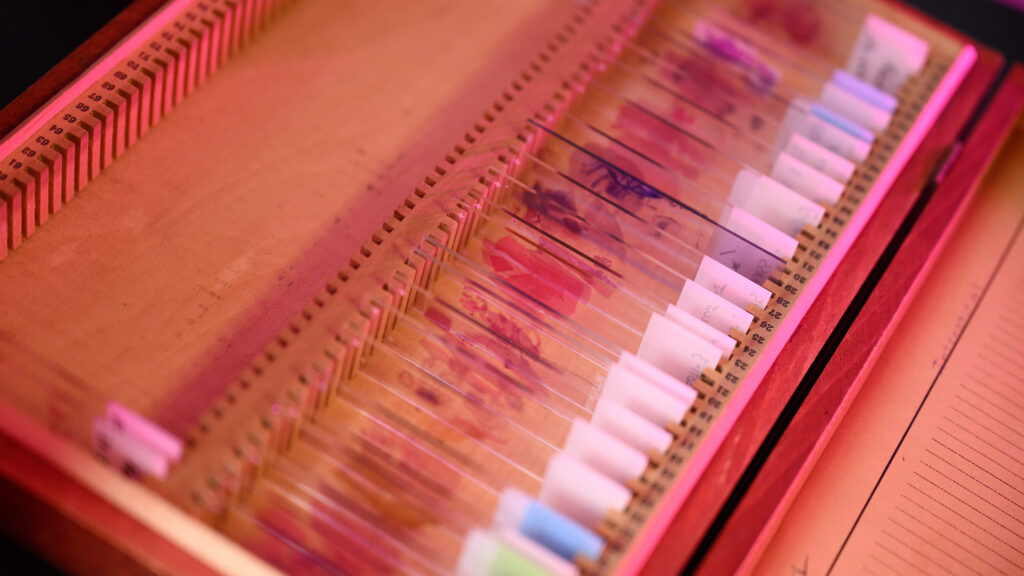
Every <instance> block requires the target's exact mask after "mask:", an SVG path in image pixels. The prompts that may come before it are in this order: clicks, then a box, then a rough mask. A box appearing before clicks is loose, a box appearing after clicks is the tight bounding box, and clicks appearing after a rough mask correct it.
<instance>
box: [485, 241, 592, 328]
mask: <svg viewBox="0 0 1024 576" xmlns="http://www.w3.org/2000/svg"><path fill="white" fill-rule="evenodd" d="M483 252H484V260H485V261H486V262H488V263H489V264H490V265H491V269H493V270H494V273H495V274H497V275H498V276H500V277H501V278H503V279H504V280H506V281H507V282H509V283H510V284H512V285H513V286H515V287H516V288H518V289H519V290H522V291H523V292H525V293H526V294H529V295H530V296H532V297H534V298H536V299H537V300H539V301H541V302H542V303H543V304H544V305H546V306H548V307H549V308H551V309H552V310H554V311H555V312H557V313H559V314H563V315H565V316H569V315H571V314H573V313H574V312H575V311H576V306H577V305H578V304H579V302H580V300H583V301H584V302H585V301H588V300H589V299H590V286H588V285H587V283H586V282H584V281H583V280H580V279H579V278H578V277H577V276H576V275H574V274H573V273H572V272H570V271H568V270H566V268H565V266H564V265H563V264H560V263H559V262H558V261H556V260H554V259H553V258H551V257H550V256H548V255H546V254H544V253H543V252H541V251H540V250H538V249H531V248H528V247H527V246H524V245H523V244H521V243H520V242H518V241H517V240H516V239H515V238H514V237H512V236H505V237H504V238H502V239H500V240H498V241H497V242H491V241H489V240H484V247H483Z"/></svg>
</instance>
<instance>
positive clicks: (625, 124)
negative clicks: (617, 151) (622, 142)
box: [615, 106, 707, 180]
mask: <svg viewBox="0 0 1024 576" xmlns="http://www.w3.org/2000/svg"><path fill="white" fill-rule="evenodd" d="M693 120H694V118H693V116H692V115H690V114H688V113H687V111H686V110H685V109H683V108H680V107H676V108H675V109H674V110H673V111H672V119H671V121H672V122H673V123H674V124H675V125H676V126H679V127H685V126H687V125H688V124H692V123H693ZM615 127H616V128H619V129H621V130H623V131H624V132H626V133H628V134H635V135H636V136H637V137H639V138H641V139H642V142H641V143H640V145H639V146H634V147H635V148H638V149H640V150H647V151H651V150H658V149H661V150H665V151H666V152H668V154H670V155H671V157H672V159H673V160H674V162H673V165H672V168H673V169H674V170H677V171H678V172H679V173H680V174H681V175H682V176H684V177H686V178H689V179H691V180H693V179H695V178H697V177H698V176H699V175H700V168H699V165H700V164H701V163H706V162H707V159H706V158H705V155H704V150H703V149H702V146H701V145H700V144H698V143H697V142H694V141H693V139H691V138H689V137H687V136H686V135H685V134H682V133H680V132H679V130H677V129H676V128H673V127H672V126H671V125H669V124H667V123H666V122H663V121H661V120H660V119H658V118H655V117H654V116H652V115H650V114H648V113H647V112H644V111H643V110H640V109H639V108H637V107H635V106H623V107H622V108H620V109H619V115H618V117H616V119H615Z"/></svg>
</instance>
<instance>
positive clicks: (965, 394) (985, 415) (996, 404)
mask: <svg viewBox="0 0 1024 576" xmlns="http://www.w3.org/2000/svg"><path fill="white" fill-rule="evenodd" d="M1022 158H1024V134H1022V133H1021V131H1020V129H1018V130H1017V131H1016V132H1015V134H1014V135H1013V136H1012V137H1011V140H1010V142H1009V143H1008V145H1007V148H1006V150H1005V151H1004V153H1003V154H1002V156H1001V157H1000V159H999V160H998V161H997V165H996V166H995V167H994V169H993V171H992V173H991V174H990V175H989V177H987V179H986V180H985V182H984V183H983V185H982V188H981V189H980V190H979V192H978V197H977V198H976V199H975V202H974V204H973V205H972V206H971V208H970V209H969V211H968V213H967V215H966V216H965V219H964V221H963V222H962V223H961V225H960V227H959V228H958V230H957V231H956V232H955V234H954V236H953V238H952V239H951V242H950V245H949V246H948V247H947V249H946V250H945V252H944V257H943V259H942V261H940V262H939V263H938V264H937V265H936V268H935V269H934V270H933V271H932V273H931V274H930V276H929V278H928V279H927V283H926V285H925V286H924V287H923V288H922V290H921V292H920V293H919V295H918V298H917V300H916V301H915V302H914V303H913V304H912V305H911V309H910V310H909V311H908V312H907V315H906V317H905V318H904V320H903V322H902V323H901V325H900V326H899V327H898V328H897V332H896V333H895V334H894V336H893V338H892V340H891V341H890V343H889V344H888V347H887V350H886V351H885V353H884V355H883V357H882V358H881V359H880V360H879V362H878V364H877V365H876V366H875V368H874V369H873V370H872V373H871V374H870V376H869V377H868V379H867V381H866V382H865V384H864V388H863V389H862V391H861V393H860V395H859V396H858V398H857V399H856V400H855V402H854V404H853V406H852V407H851V409H850V412H849V413H848V415H847V418H846V419H845V420H844V421H843V423H842V424H841V425H840V427H839V429H838V431H837V433H836V435H835V437H834V439H833V441H832V443H831V444H830V445H829V446H828V447H827V448H826V450H825V453H824V454H823V456H822V458H821V460H820V461H819V463H818V465H817V466H816V467H815V469H814V470H813V471H812V472H811V475H810V476H809V478H808V480H807V483H806V484H805V486H804V487H803V488H802V490H801V492H800V494H799V495H798V496H797V498H796V500H795V502H794V503H793V506H792V507H791V509H790V511H789V512H788V513H787V515H786V517H785V518H784V519H783V521H782V524H781V525H780V527H779V530H778V532H777V533H776V535H775V536H774V538H773V539H772V541H771V543H770V544H769V545H768V547H767V549H766V551H765V554H764V555H763V556H762V558H761V560H760V562H759V563H758V565H757V566H756V568H755V570H754V573H755V574H787V575H818V574H879V575H882V574H897V575H919V574H1024V231H1022V227H1024V193H1022V192H1021V190H1020V180H1019V178H1020V177H1021V166H1020V159H1022Z"/></svg>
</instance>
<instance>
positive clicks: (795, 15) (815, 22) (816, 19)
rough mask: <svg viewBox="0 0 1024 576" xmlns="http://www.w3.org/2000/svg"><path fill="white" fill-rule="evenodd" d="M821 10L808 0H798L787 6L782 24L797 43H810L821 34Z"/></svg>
mask: <svg viewBox="0 0 1024 576" xmlns="http://www.w3.org/2000/svg"><path fill="white" fill-rule="evenodd" d="M821 23H822V19H821V12H820V11H819V9H818V7H817V6H815V5H814V4H813V3H811V2H807V1H806V0H796V1H795V2H791V3H790V4H789V5H788V6H786V11H785V13H783V16H782V25H783V26H784V27H785V29H786V33H787V34H788V35H789V37H790V38H791V39H792V40H793V41H794V42H796V43H797V44H810V43H811V42H814V41H815V40H817V39H818V36H819V35H820V34H821Z"/></svg>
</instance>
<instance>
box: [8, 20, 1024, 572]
mask: <svg viewBox="0 0 1024 576" xmlns="http://www.w3.org/2000/svg"><path fill="white" fill-rule="evenodd" d="M562 1H567V0H562ZM0 2H2V4H3V6H2V7H0V24H2V28H0V107H2V106H6V105H7V104H8V103H10V102H11V101H12V100H14V99H15V98H17V97H18V95H19V94H21V93H22V92H23V91H25V89H27V88H28V87H29V86H31V85H32V83H33V82H35V81H36V80H38V79H39V78H40V77H41V76H42V75H43V74H45V73H46V72H47V71H48V70H49V69H50V68H52V67H53V66H55V65H56V64H57V63H58V62H60V61H61V60H62V59H63V58H64V57H65V56H67V55H68V54H69V53H70V52H71V51H72V50H74V49H75V48H76V47H78V46H79V45H80V44H82V43H83V42H85V41H86V40H87V39H88V38H89V36H91V35H92V34H93V33H95V32H96V31H97V30H99V29H100V28H101V27H102V26H103V25H104V24H106V23H107V22H109V21H110V20H111V19H112V18H113V17H114V16H116V15H117V14H118V13H119V12H120V11H121V10H122V9H124V8H125V7H126V6H128V5H129V4H131V1H130V0H110V1H106V2H74V3H72V2H57V3H54V2H31V1H19V2H10V1H7V0H0ZM906 3H907V4H911V5H913V6H916V7H917V8H918V9H920V10H922V11H924V12H927V13H930V14H931V15H933V16H934V17H936V18H938V19H940V20H944V21H946V22H948V23H950V24H951V25H952V26H954V27H956V28H959V29H960V30H963V31H964V32H966V33H967V34H969V35H971V36H973V37H975V38H978V39H979V40H981V41H982V42H983V43H985V44H987V45H989V46H992V47H994V48H996V49H997V50H999V51H1000V52H1002V53H1003V54H1005V55H1006V56H1007V59H1008V60H1010V61H1013V60H1016V61H1021V60H1024V40H1022V39H1021V38H1020V36H1021V35H1024V15H1022V14H1021V13H1020V12H1017V11H1015V10H1013V9H1012V8H1009V7H1007V6H1005V5H1003V4H998V3H993V2H979V1H976V0H937V1H927V0H910V1H908V2H906ZM0 514H3V511H0ZM0 566H4V567H6V568H11V569H14V570H15V571H16V572H18V573H21V574H40V575H48V574H59V572H58V571H57V570H55V569H54V568H53V567H51V566H50V565H48V564H47V563H46V562H45V561H43V560H41V559H39V558H38V557H36V556H35V555H34V554H32V553H31V552H30V551H27V550H25V549H24V548H22V547H21V546H20V545H18V544H17V543H14V542H12V541H10V540H8V539H6V538H5V537H3V536H2V535H0ZM17 567H20V568H17Z"/></svg>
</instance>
